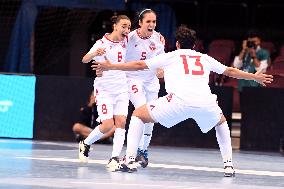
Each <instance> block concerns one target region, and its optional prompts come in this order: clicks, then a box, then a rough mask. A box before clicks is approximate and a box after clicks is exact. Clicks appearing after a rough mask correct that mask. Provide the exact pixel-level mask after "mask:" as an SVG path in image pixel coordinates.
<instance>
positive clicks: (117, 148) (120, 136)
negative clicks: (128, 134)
mask: <svg viewBox="0 0 284 189" xmlns="http://www.w3.org/2000/svg"><path fill="white" fill-rule="evenodd" d="M124 140H125V129H122V128H116V129H115V132H114V135H113V146H112V155H111V157H119V155H120V152H121V150H122V147H123V144H124Z"/></svg>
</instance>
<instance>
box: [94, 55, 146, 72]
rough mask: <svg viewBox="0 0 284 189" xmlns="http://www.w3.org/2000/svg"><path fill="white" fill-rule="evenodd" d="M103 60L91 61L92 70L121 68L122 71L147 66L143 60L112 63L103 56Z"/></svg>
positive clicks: (141, 68)
mask: <svg viewBox="0 0 284 189" xmlns="http://www.w3.org/2000/svg"><path fill="white" fill-rule="evenodd" d="M105 59H106V61H105V62H93V65H92V66H91V67H92V68H93V70H102V71H106V70H123V71H136V70H144V69H147V68H148V66H147V65H146V63H145V62H144V61H132V62H128V63H120V64H112V63H110V61H109V60H108V59H107V58H106V57H105Z"/></svg>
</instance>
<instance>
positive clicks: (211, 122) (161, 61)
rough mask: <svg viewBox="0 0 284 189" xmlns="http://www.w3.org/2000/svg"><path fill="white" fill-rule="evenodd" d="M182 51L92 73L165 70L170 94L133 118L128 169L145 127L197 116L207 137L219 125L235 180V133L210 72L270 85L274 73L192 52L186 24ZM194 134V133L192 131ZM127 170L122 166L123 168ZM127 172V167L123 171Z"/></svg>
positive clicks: (227, 172)
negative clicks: (232, 135)
mask: <svg viewBox="0 0 284 189" xmlns="http://www.w3.org/2000/svg"><path fill="white" fill-rule="evenodd" d="M176 39H177V42H176V47H177V49H178V50H176V51H173V52H169V53H165V54H161V55H158V56H156V57H154V58H151V59H147V60H145V61H133V62H130V63H126V64H111V63H110V62H109V61H108V60H107V61H106V62H98V63H96V64H94V65H93V66H92V67H93V69H102V70H129V71H130V70H141V69H146V68H149V69H150V70H156V69H157V68H162V69H163V70H164V78H165V86H166V90H167V93H168V94H167V95H166V96H164V97H160V98H158V99H156V100H153V101H151V102H148V103H147V104H144V105H143V106H140V107H139V108H136V109H135V111H134V112H133V114H132V117H131V121H130V125H129V130H128V136H127V138H128V140H127V150H126V164H125V165H124V166H126V168H127V170H128V171H129V172H132V171H136V170H137V167H136V164H135V163H134V162H135V156H136V153H137V148H138V145H139V141H140V138H141V136H142V134H143V127H144V124H145V123H156V122H159V123H160V124H162V125H163V126H165V127H167V128H170V127H172V126H174V125H176V124H178V123H179V122H181V121H183V120H186V119H188V118H193V119H194V120H195V121H196V122H197V124H198V126H199V127H200V129H201V131H202V132H204V133H206V132H208V131H209V130H211V129H212V128H213V127H215V130H216V137H217V141H218V144H219V147H220V151H221V155H222V158H223V162H224V176H226V177H232V176H234V175H235V171H234V168H233V163H232V146H231V138H230V131H229V127H228V124H227V121H226V118H225V117H224V115H223V113H222V110H221V109H220V107H219V106H218V104H217V103H216V99H217V97H216V95H214V94H212V93H211V90H210V87H209V85H208V80H209V73H210V71H213V72H216V73H219V74H224V75H227V76H229V77H234V78H238V79H247V80H255V81H256V82H258V83H260V84H262V85H264V86H265V84H266V83H271V82H272V81H273V76H272V75H267V74H263V73H260V72H256V73H255V74H252V73H246V72H243V71H241V70H239V69H236V68H232V67H227V66H225V65H223V64H221V63H220V62H218V61H217V60H215V59H214V58H212V57H210V56H208V55H206V54H202V53H200V52H196V51H194V50H191V49H192V48H193V47H194V44H195V41H196V33H195V31H194V30H191V29H189V28H187V27H186V26H181V27H179V28H178V29H177V33H176ZM189 132H190V131H189ZM124 166H123V167H124ZM124 168H125V167H124Z"/></svg>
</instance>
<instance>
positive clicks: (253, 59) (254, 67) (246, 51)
mask: <svg viewBox="0 0 284 189" xmlns="http://www.w3.org/2000/svg"><path fill="white" fill-rule="evenodd" d="M260 43H261V37H260V34H259V33H258V32H257V31H255V30H250V31H249V32H248V34H247V39H246V40H244V41H243V43H242V50H241V52H240V53H239V55H238V56H236V57H235V59H234V62H233V66H234V67H236V68H239V69H241V70H243V71H245V72H249V73H255V72H257V71H261V72H263V73H264V72H266V69H267V67H268V62H269V61H270V55H269V52H268V51H267V50H265V49H263V48H261V47H260ZM258 86H260V85H259V84H258V83H257V82H255V81H253V80H243V79H240V80H238V90H239V91H240V92H241V91H242V88H243V87H258Z"/></svg>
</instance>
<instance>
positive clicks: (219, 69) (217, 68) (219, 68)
mask: <svg viewBox="0 0 284 189" xmlns="http://www.w3.org/2000/svg"><path fill="white" fill-rule="evenodd" d="M204 59H206V61H207V62H208V65H209V68H210V71H213V72H215V73H218V74H222V73H224V71H225V70H226V68H227V66H225V65H224V64H222V63H220V62H218V61H217V60H215V59H214V58H212V57H211V56H208V55H204Z"/></svg>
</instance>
